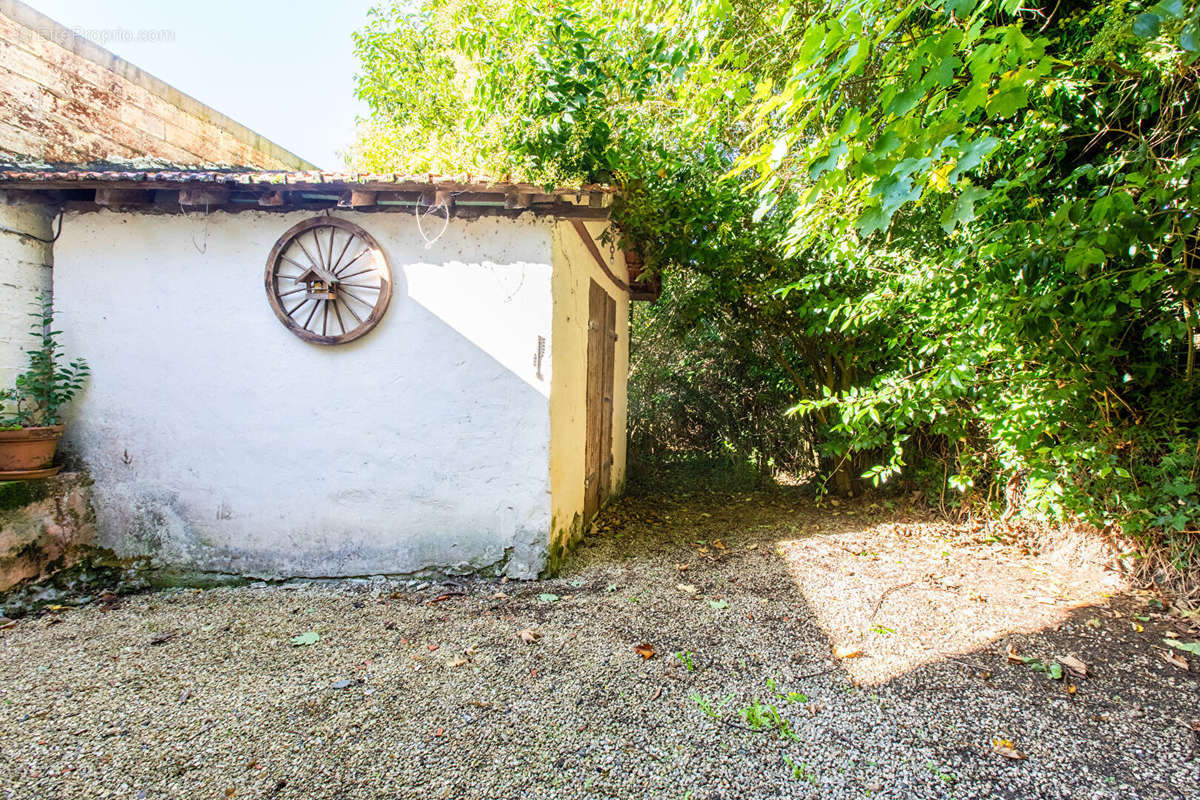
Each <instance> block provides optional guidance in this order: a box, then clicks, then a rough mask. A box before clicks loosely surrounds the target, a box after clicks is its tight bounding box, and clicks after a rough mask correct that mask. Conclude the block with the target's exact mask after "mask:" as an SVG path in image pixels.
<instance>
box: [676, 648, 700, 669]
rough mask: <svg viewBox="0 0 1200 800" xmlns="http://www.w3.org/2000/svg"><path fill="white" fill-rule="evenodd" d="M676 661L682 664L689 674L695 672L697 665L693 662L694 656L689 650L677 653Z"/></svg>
mask: <svg viewBox="0 0 1200 800" xmlns="http://www.w3.org/2000/svg"><path fill="white" fill-rule="evenodd" d="M675 660H677V661H678V662H679V663H680V664H682V665H683V667H684V669H686V670H687V671H688V672H693V671H695V669H696V664H695V663H694V662H693V661H692V654H691V653H690V652H688V651H687V650H680V651H679V652H677V653H675Z"/></svg>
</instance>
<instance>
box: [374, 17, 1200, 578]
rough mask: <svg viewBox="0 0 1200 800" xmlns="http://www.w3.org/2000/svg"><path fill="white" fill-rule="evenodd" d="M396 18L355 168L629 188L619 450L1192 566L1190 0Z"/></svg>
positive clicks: (1196, 411) (387, 26)
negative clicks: (632, 277)
mask: <svg viewBox="0 0 1200 800" xmlns="http://www.w3.org/2000/svg"><path fill="white" fill-rule="evenodd" d="M404 8H411V11H405V10H402V7H400V6H396V5H392V4H388V5H386V6H383V7H381V9H380V10H378V11H377V12H376V13H374V14H373V15H372V17H371V19H370V21H369V22H368V24H367V26H366V27H365V28H364V29H363V30H362V31H361V32H360V34H359V36H358V38H357V39H356V42H357V45H356V46H357V48H358V54H359V58H360V61H361V62H362V72H361V76H362V77H361V78H360V83H359V94H360V96H361V97H362V98H363V99H364V100H366V102H367V103H368V105H369V107H370V109H371V121H370V125H369V126H367V127H366V128H365V131H366V133H365V136H364V139H363V142H362V143H361V146H360V148H358V150H357V151H356V156H355V158H356V163H355V166H358V167H361V168H364V169H367V170H379V171H405V172H423V171H427V170H439V171H457V170H466V171H472V172H475V173H477V174H478V173H483V172H491V173H492V174H496V175H510V176H513V177H523V178H527V179H529V180H532V181H535V182H539V183H544V184H550V183H555V182H560V181H569V182H592V181H604V182H610V183H613V184H616V185H617V186H618V188H620V190H621V192H620V194H619V196H618V197H617V199H616V201H615V203H614V205H613V208H612V218H613V221H614V222H615V226H614V231H613V234H612V237H613V239H614V243H615V244H620V245H621V246H623V247H636V248H637V249H639V250H640V251H641V254H642V255H643V257H644V261H645V263H646V265H647V268H648V269H650V270H651V271H652V272H657V273H659V274H660V275H661V276H662V278H663V284H664V290H663V296H662V298H661V299H660V300H659V301H658V302H657V303H655V304H654V305H652V306H649V307H645V308H641V309H639V310H638V311H637V312H636V313H635V315H634V320H633V323H634V324H633V330H634V334H635V340H634V342H633V348H632V353H631V375H630V403H629V405H630V411H631V426H630V427H631V442H632V443H633V446H634V455H635V456H637V454H638V452H639V451H640V452H643V453H645V454H646V460H647V462H648V463H659V462H661V463H663V464H668V465H670V464H676V463H679V462H682V461H684V459H685V457H686V456H687V455H688V454H695V455H698V456H702V457H703V459H704V462H705V463H712V462H716V463H719V464H720V465H721V466H720V471H723V472H725V473H733V472H737V473H739V474H740V472H741V470H742V469H743V468H744V467H745V466H746V465H750V466H751V470H752V473H753V475H752V477H757V478H758V479H760V480H769V479H771V478H772V477H773V476H775V475H777V474H780V473H791V474H793V475H798V476H805V477H807V476H809V475H811V476H813V477H814V485H815V488H816V489H817V491H818V492H822V493H824V492H838V493H853V492H856V491H859V490H860V489H862V488H863V486H864V484H874V485H878V486H883V485H892V486H899V487H900V488H903V489H905V490H912V489H918V490H921V491H922V492H923V493H924V494H925V495H926V497H928V498H929V500H930V501H931V502H932V503H934V504H936V505H937V506H938V507H940V508H943V509H945V510H946V511H954V510H956V509H958V510H970V511H973V512H981V513H986V512H992V513H1009V516H1010V517H1011V516H1013V515H1017V516H1021V517H1024V518H1027V519H1032V520H1045V521H1054V522H1058V521H1084V522H1088V523H1092V524H1093V525H1095V526H1097V527H1103V528H1109V529H1116V528H1120V529H1121V530H1123V531H1124V532H1125V533H1127V534H1130V535H1132V536H1134V537H1136V538H1137V541H1138V543H1139V545H1140V549H1141V551H1142V552H1143V553H1144V554H1146V555H1150V554H1151V553H1152V552H1156V553H1157V554H1158V555H1163V554H1165V556H1166V558H1165V559H1161V558H1147V559H1145V563H1147V564H1162V563H1164V562H1165V563H1169V564H1170V565H1172V566H1174V567H1175V568H1178V569H1180V570H1188V569H1191V570H1200V539H1197V537H1196V535H1195V534H1196V532H1197V531H1200V480H1198V476H1200V466H1198V465H1200V450H1198V449H1197V446H1196V442H1197V441H1198V440H1200V377H1198V376H1197V374H1196V372H1197V370H1196V356H1197V353H1198V352H1200V350H1198V349H1197V347H1196V346H1195V342H1196V341H1197V338H1196V337H1197V334H1198V333H1200V311H1198V309H1200V280H1198V276H1200V261H1198V258H1200V256H1198V253H1200V227H1198V222H1200V218H1198V217H1197V215H1196V214H1195V211H1194V210H1195V208H1196V206H1197V204H1198V203H1200V157H1198V156H1197V155H1196V153H1197V152H1198V151H1200V133H1198V132H1200V88H1198V87H1200V63H1198V57H1200V52H1198V50H1197V35H1198V31H1200V3H1197V2H1196V0H1164V1H1163V2H1147V1H1146V0H1101V1H1100V2H1095V3H1049V2H1032V3H1018V2H1014V1H1013V0H932V1H931V2H927V3H910V4H906V5H901V6H897V5H896V4H895V3H892V2H888V0H835V1H834V2H829V3H818V4H795V3H790V2H783V1H782V0H762V2H752V3H750V2H747V3H731V2H728V0H707V1H705V2H699V3H687V4H683V3H674V2H670V1H669V0H668V2H665V3H649V2H644V0H634V2H630V3H622V4H620V7H619V8H617V9H613V8H611V7H609V6H606V5H604V4H600V3H598V2H595V1H594V0H558V1H557V2H549V0H535V1H534V2H521V3H518V2H515V0H500V1H499V2H489V3H483V2H481V0H422V2H419V3H417V4H416V5H415V6H414V7H404ZM448 161H449V162H458V163H452V164H448V163H447V162H448ZM789 412H790V413H789Z"/></svg>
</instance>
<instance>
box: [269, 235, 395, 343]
mask: <svg viewBox="0 0 1200 800" xmlns="http://www.w3.org/2000/svg"><path fill="white" fill-rule="evenodd" d="M266 287H267V299H268V300H269V301H270V303H271V308H272V310H274V311H275V316H277V317H279V321H280V322H282V323H283V324H284V325H286V326H287V328H288V329H289V330H290V331H291V332H292V333H294V334H296V335H297V336H299V337H300V338H301V339H304V340H305V341H307V342H314V343H316V344H345V343H346V342H352V341H354V340H355V339H357V338H358V337H360V336H362V335H364V334H365V333H367V332H368V331H369V330H371V329H372V328H374V327H375V325H377V324H378V323H379V320H380V319H382V317H383V313H384V312H385V311H387V306H388V301H390V300H391V299H392V275H391V270H390V269H389V268H388V264H387V259H386V258H385V257H384V255H383V250H382V248H380V246H379V243H378V242H376V241H375V239H374V238H373V237H372V236H371V234H369V233H367V232H366V231H364V230H363V229H362V228H360V227H358V226H357V225H355V224H354V223H353V222H347V221H346V220H344V219H339V218H338V217H314V218H313V219H306V220H304V221H303V222H301V223H300V224H298V225H295V226H293V227H292V228H291V229H289V230H288V232H287V233H285V234H284V235H283V236H281V237H280V238H279V241H278V242H276V243H275V246H274V247H273V248H271V255H270V256H269V257H268V258H267V273H266Z"/></svg>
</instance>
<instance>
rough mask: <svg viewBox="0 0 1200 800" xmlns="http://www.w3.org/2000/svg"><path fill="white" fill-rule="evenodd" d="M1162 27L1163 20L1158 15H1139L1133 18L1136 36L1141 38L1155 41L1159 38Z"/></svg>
mask: <svg viewBox="0 0 1200 800" xmlns="http://www.w3.org/2000/svg"><path fill="white" fill-rule="evenodd" d="M1161 27H1162V18H1161V17H1159V16H1158V14H1151V13H1148V12H1147V13H1145V14H1138V15H1137V16H1136V17H1134V18H1133V32H1134V35H1136V36H1140V37H1141V38H1143V39H1153V38H1154V37H1155V36H1158V31H1159V29H1160V28H1161Z"/></svg>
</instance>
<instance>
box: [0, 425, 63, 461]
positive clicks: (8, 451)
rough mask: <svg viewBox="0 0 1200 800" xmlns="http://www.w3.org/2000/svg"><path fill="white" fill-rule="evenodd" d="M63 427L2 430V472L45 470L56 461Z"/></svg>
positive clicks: (0, 459)
mask: <svg viewBox="0 0 1200 800" xmlns="http://www.w3.org/2000/svg"><path fill="white" fill-rule="evenodd" d="M62 434H63V426H62V425H48V426H46V427H44V428H17V429H16V430H15V431H2V430H0V472H20V471H24V470H34V469H44V468H45V467H49V466H50V464H51V462H53V461H54V451H55V450H57V449H58V440H59V439H60V438H62Z"/></svg>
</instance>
